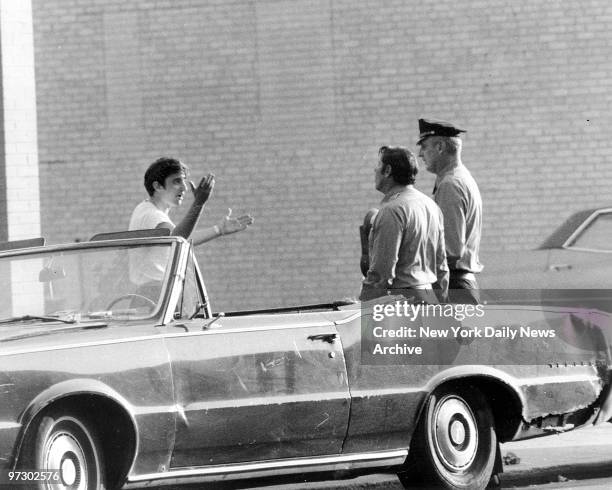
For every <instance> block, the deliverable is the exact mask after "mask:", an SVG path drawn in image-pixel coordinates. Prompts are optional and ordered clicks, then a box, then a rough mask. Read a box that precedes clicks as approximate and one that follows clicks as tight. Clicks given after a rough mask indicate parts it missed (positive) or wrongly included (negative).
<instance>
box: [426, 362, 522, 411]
mask: <svg viewBox="0 0 612 490" xmlns="http://www.w3.org/2000/svg"><path fill="white" fill-rule="evenodd" d="M473 378H485V379H488V380H490V381H497V382H499V383H501V384H502V385H504V386H505V387H507V388H508V389H509V390H510V392H511V393H513V394H514V396H515V397H516V400H517V401H518V402H519V404H520V407H521V416H523V417H524V415H525V413H524V412H525V408H526V406H527V401H526V400H525V396H524V394H523V392H522V390H521V389H520V383H519V381H518V380H517V379H516V378H515V377H514V376H512V375H510V374H508V373H507V372H505V371H502V370H501V369H498V368H495V367H492V366H483V365H482V364H479V365H463V366H453V367H450V368H448V369H445V370H443V371H440V372H439V373H437V374H435V375H434V376H432V377H431V379H430V380H429V382H428V383H427V384H426V385H425V391H426V393H427V394H428V395H429V394H431V393H432V392H433V391H434V390H435V389H436V388H438V387H439V386H441V385H442V384H444V383H446V382H448V381H455V380H466V379H473Z"/></svg>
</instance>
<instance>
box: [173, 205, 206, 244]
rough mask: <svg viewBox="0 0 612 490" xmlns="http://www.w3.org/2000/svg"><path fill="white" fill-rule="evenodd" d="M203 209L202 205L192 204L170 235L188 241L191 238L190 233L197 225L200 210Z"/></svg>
mask: <svg viewBox="0 0 612 490" xmlns="http://www.w3.org/2000/svg"><path fill="white" fill-rule="evenodd" d="M203 209H204V203H201V204H199V203H197V202H194V203H193V204H192V205H191V207H190V208H189V210H188V211H187V214H186V215H185V217H184V218H183V219H182V220H181V222H180V223H179V224H178V225H176V227H175V228H174V230H173V231H172V234H173V235H175V236H182V237H183V238H185V239H188V238H189V237H190V236H191V232H192V231H193V230H194V229H195V227H196V225H197V224H198V220H199V219H200V216H201V214H202V210H203Z"/></svg>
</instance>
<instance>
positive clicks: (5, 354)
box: [0, 322, 333, 357]
mask: <svg viewBox="0 0 612 490" xmlns="http://www.w3.org/2000/svg"><path fill="white" fill-rule="evenodd" d="M330 326H333V323H331V322H313V323H308V324H305V325H291V324H283V325H271V326H261V327H244V328H218V327H217V328H214V329H211V330H202V331H197V332H177V333H160V334H156V335H141V336H137V337H125V338H122V339H109V340H97V341H92V342H79V343H75V344H66V345H56V346H52V347H38V348H29V349H15V350H12V351H10V350H9V351H4V352H0V357H8V356H16V355H21V354H33V353H37V352H50V351H56V350H66V349H76V348H83V347H97V346H102V345H113V344H126V343H129V342H142V341H146V340H160V339H171V338H177V337H193V336H201V335H217V334H228V333H242V332H263V331H266V330H284V329H289V328H325V327H330Z"/></svg>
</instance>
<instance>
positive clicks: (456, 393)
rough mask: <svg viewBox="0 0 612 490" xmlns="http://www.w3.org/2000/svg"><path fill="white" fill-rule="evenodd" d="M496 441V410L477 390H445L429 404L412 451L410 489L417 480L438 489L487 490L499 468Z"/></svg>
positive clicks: (405, 477)
mask: <svg viewBox="0 0 612 490" xmlns="http://www.w3.org/2000/svg"><path fill="white" fill-rule="evenodd" d="M496 449H497V437H496V434H495V426H494V420H493V415H492V413H491V408H490V407H489V404H488V403H487V401H486V399H485V397H484V395H483V394H482V392H481V391H480V390H478V389H477V388H475V387H469V386H465V387H463V386H462V387H452V386H450V385H449V386H443V387H440V388H438V389H436V390H435V391H434V392H433V393H432V395H431V396H430V398H429V400H428V401H427V403H426V406H425V408H424V412H423V414H422V416H421V419H420V421H419V424H418V425H417V428H416V431H415V434H414V436H413V439H412V443H411V445H410V457H409V462H408V465H409V469H410V471H409V472H408V473H404V474H400V475H399V476H400V481H402V483H404V484H405V485H406V486H410V485H411V484H413V483H414V478H415V477H416V478H417V479H418V480H420V482H421V483H424V484H425V485H431V486H433V487H435V488H446V489H453V490H458V489H462V490H467V489H470V490H476V489H484V488H486V487H487V485H488V483H489V480H490V478H491V474H492V472H493V467H494V464H495V453H496Z"/></svg>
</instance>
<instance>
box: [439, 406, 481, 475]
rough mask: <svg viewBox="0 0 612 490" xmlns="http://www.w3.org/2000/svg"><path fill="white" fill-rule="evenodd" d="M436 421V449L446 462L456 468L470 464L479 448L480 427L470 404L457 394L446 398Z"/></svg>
mask: <svg viewBox="0 0 612 490" xmlns="http://www.w3.org/2000/svg"><path fill="white" fill-rule="evenodd" d="M432 421H433V434H432V435H433V442H434V449H435V452H436V454H437V455H438V457H439V458H440V461H441V462H442V464H443V465H444V466H446V467H447V468H448V469H450V470H452V471H461V470H462V469H465V468H466V467H467V466H469V465H470V464H471V463H472V461H474V458H475V457H476V451H477V449H478V429H477V427H476V420H475V417H474V414H473V413H472V410H471V409H470V407H469V406H468V405H467V403H465V401H463V400H462V399H461V398H459V397H456V396H454V395H449V396H446V397H444V398H442V399H441V400H440V402H439V403H438V405H437V406H436V408H435V411H434V413H433V420H432Z"/></svg>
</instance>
